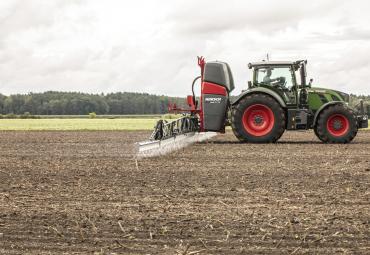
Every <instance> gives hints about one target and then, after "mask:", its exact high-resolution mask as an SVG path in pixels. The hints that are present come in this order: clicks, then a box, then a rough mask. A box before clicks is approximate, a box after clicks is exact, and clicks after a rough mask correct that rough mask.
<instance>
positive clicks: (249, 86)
mask: <svg viewBox="0 0 370 255" xmlns="http://www.w3.org/2000/svg"><path fill="white" fill-rule="evenodd" d="M248 88H249V89H250V88H252V82H251V81H248Z"/></svg>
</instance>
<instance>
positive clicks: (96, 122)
mask: <svg viewBox="0 0 370 255" xmlns="http://www.w3.org/2000/svg"><path fill="white" fill-rule="evenodd" d="M157 121H158V118H152V119H148V118H126V119H123V118H119V119H0V131H1V130H152V129H153V127H154V125H155V123H156V122H157ZM369 126H370V121H369ZM366 130H370V128H368V129H366Z"/></svg>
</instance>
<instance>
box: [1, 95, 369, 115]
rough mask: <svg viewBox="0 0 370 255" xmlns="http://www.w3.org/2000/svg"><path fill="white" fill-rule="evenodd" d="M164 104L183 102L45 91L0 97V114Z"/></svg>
mask: <svg viewBox="0 0 370 255" xmlns="http://www.w3.org/2000/svg"><path fill="white" fill-rule="evenodd" d="M360 99H364V100H365V101H368V102H370V96H357V95H351V104H352V105H356V104H358V103H359V101H360ZM168 103H176V104H177V105H178V106H180V107H184V106H185V98H182V97H169V96H163V95H162V96H159V95H151V94H147V93H131V92H117V93H109V94H87V93H79V92H57V91H48V92H43V93H28V94H15V95H10V96H5V95H2V94H0V114H24V113H28V114H32V115H85V114H89V113H91V112H95V113H96V114H98V115H104V114H111V115H115V114H163V113H166V112H167V106H168Z"/></svg>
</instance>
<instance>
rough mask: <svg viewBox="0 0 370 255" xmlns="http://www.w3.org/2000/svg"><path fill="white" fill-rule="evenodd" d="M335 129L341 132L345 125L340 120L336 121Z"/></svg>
mask: <svg viewBox="0 0 370 255" xmlns="http://www.w3.org/2000/svg"><path fill="white" fill-rule="evenodd" d="M333 128H334V129H335V130H340V129H341V128H343V123H342V122H341V121H340V120H335V121H334V123H333Z"/></svg>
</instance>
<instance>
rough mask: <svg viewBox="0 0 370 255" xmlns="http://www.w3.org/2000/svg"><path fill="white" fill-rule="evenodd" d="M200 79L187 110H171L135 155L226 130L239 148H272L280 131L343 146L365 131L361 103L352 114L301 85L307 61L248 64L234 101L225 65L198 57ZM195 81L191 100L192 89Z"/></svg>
mask: <svg viewBox="0 0 370 255" xmlns="http://www.w3.org/2000/svg"><path fill="white" fill-rule="evenodd" d="M198 65H199V66H200V69H201V75H200V76H198V77H196V78H195V79H194V81H193V83H192V95H190V96H188V97H187V105H188V108H186V109H184V108H178V107H177V106H176V105H171V107H170V109H169V110H170V111H171V112H177V113H178V112H182V113H183V116H182V117H181V118H179V119H177V120H175V121H172V122H166V121H165V120H160V121H158V123H157V124H156V126H155V129H154V131H153V133H152V135H151V136H150V139H149V141H147V142H144V143H141V144H140V146H141V147H142V148H141V149H142V150H143V151H145V150H146V149H147V148H149V149H152V148H154V147H160V146H161V143H163V141H164V140H167V141H166V143H169V142H175V141H176V139H177V140H179V137H188V136H192V135H194V134H195V133H204V132H218V133H224V132H225V126H228V125H231V127H232V131H233V133H234V135H235V136H236V137H237V138H238V140H239V141H241V142H248V143H275V142H277V141H278V140H279V138H280V137H281V136H282V135H283V133H284V132H285V130H308V129H313V130H314V132H315V135H316V136H317V137H318V138H319V139H320V140H321V141H322V142H324V143H348V142H351V141H352V140H353V138H354V137H355V136H356V134H357V130H358V129H360V128H367V127H368V116H367V115H366V114H365V113H364V106H363V104H362V103H361V105H360V107H358V108H357V109H359V110H356V109H355V108H351V107H350V106H349V100H350V97H349V95H348V94H346V93H343V92H340V91H336V90H332V89H325V88H319V87H314V86H312V82H313V80H312V79H310V80H309V82H308V83H307V81H306V80H307V78H306V77H307V72H306V66H307V60H297V61H261V62H252V63H249V64H248V68H249V69H250V70H251V72H252V75H251V77H252V79H251V81H249V82H248V88H247V89H246V90H244V91H242V93H241V94H240V95H238V96H237V97H234V98H233V97H231V96H230V93H231V92H232V91H233V89H234V87H235V86H234V80H233V75H232V72H231V69H230V66H229V65H228V64H227V63H225V62H220V61H212V62H206V61H205V60H204V58H203V57H198ZM197 80H200V81H201V94H200V96H199V97H196V95H195V93H194V85H195V84H196V81H197Z"/></svg>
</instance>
